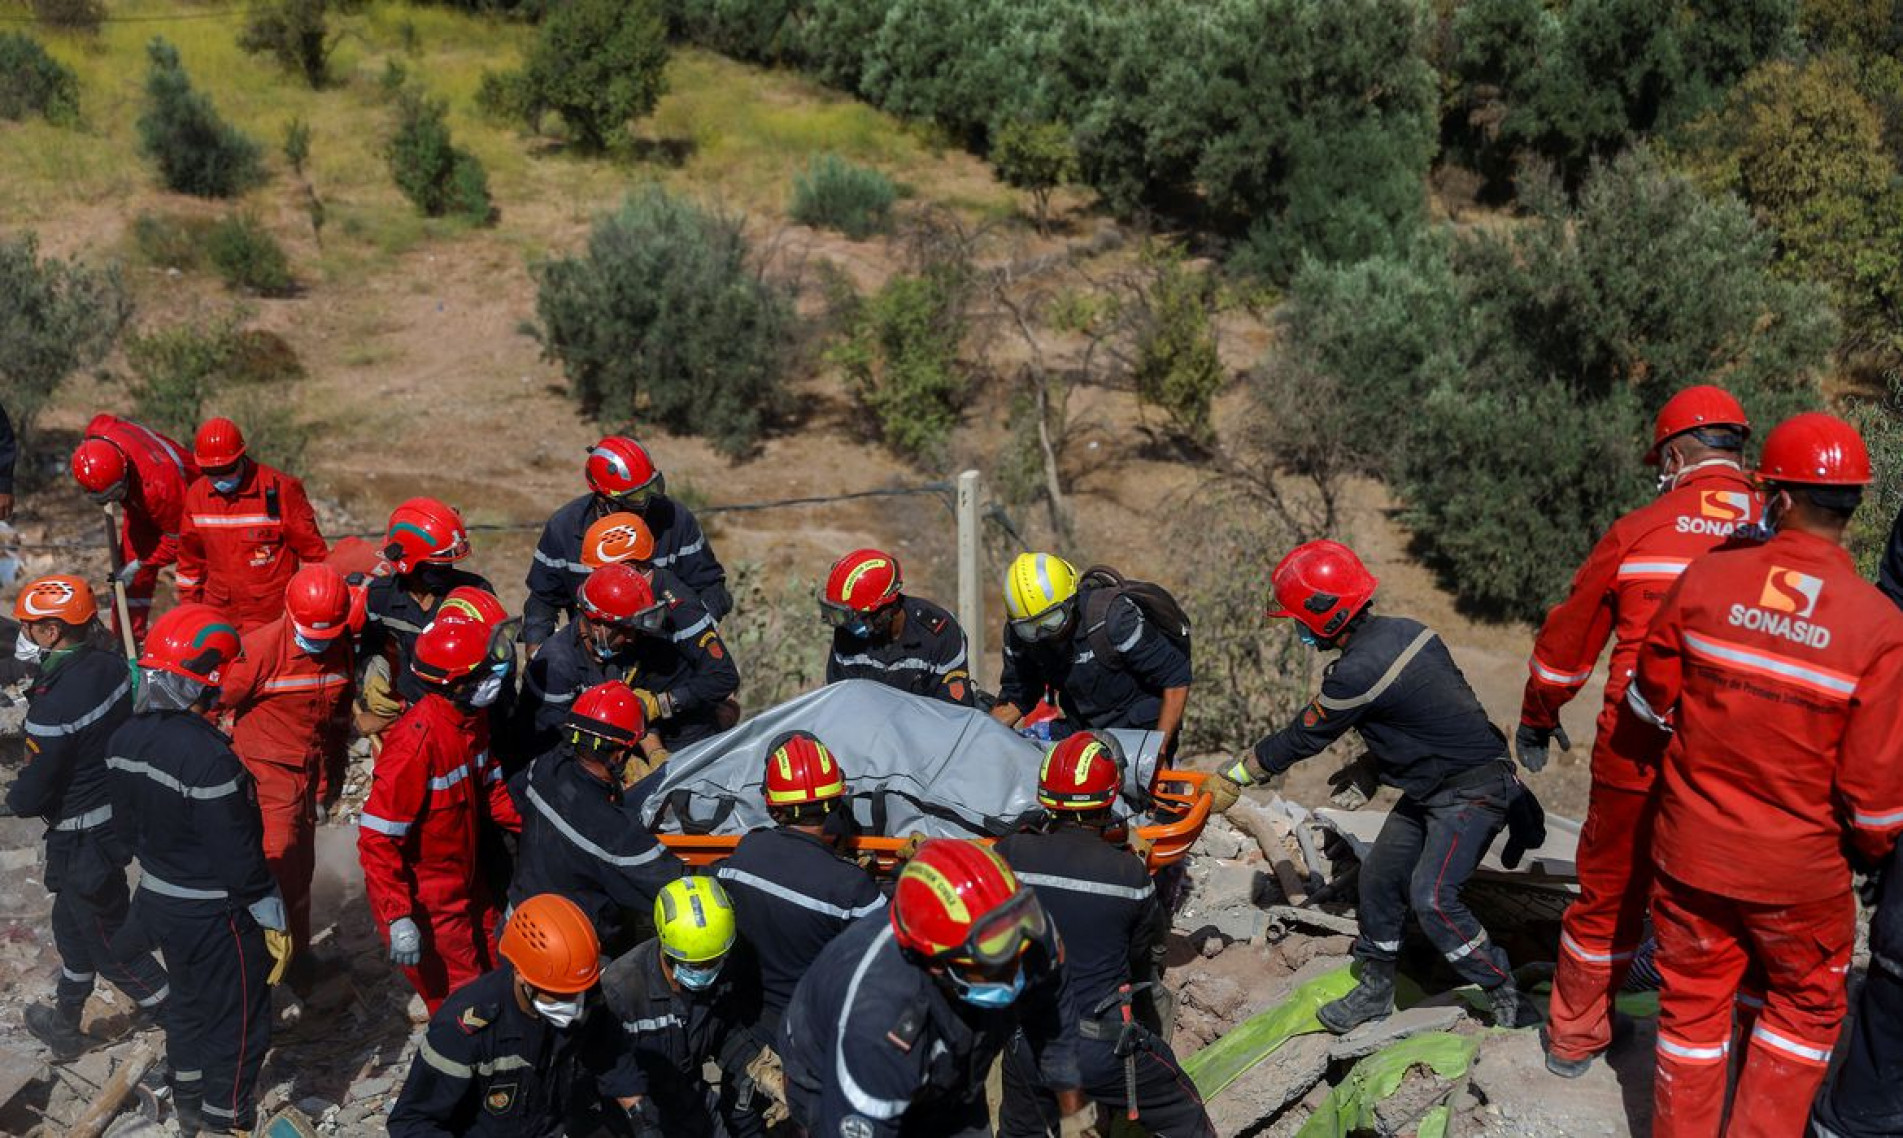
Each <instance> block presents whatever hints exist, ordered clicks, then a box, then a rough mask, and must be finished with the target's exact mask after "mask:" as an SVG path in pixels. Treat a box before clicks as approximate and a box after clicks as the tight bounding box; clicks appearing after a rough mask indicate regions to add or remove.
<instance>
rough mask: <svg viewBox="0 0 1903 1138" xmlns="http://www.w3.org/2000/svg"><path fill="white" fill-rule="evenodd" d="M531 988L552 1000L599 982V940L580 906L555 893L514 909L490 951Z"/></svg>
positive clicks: (532, 899) (536, 896)
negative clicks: (498, 954)
mask: <svg viewBox="0 0 1903 1138" xmlns="http://www.w3.org/2000/svg"><path fill="white" fill-rule="evenodd" d="M496 947H497V948H498V949H499V950H500V951H501V953H502V958H503V959H504V960H507V961H508V962H509V963H510V964H511V965H513V966H514V967H515V974H516V975H517V976H519V977H521V978H522V980H523V981H524V982H525V983H527V984H528V985H529V986H530V987H531V988H536V989H538V990H540V991H544V992H553V993H556V994H557V995H573V994H574V993H576V992H586V991H587V990H588V989H590V988H592V987H594V986H595V981H596V980H599V979H600V978H601V940H600V938H599V937H597V936H596V935H595V926H594V925H593V924H592V923H590V922H589V920H588V915H587V914H586V913H583V912H582V911H581V906H579V905H577V904H575V902H573V901H570V900H569V899H568V898H566V897H564V896H562V895H561V894H559V893H538V894H536V895H535V896H533V897H530V898H529V899H528V900H526V901H524V902H522V903H521V904H520V905H517V906H516V907H515V912H514V913H512V914H510V916H509V924H508V927H507V928H505V929H503V930H502V942H501V943H500V944H499V945H497V946H496Z"/></svg>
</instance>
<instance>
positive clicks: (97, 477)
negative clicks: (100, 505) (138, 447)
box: [73, 439, 126, 494]
mask: <svg viewBox="0 0 1903 1138" xmlns="http://www.w3.org/2000/svg"><path fill="white" fill-rule="evenodd" d="M125 477H126V455H125V452H124V451H122V450H120V449H119V448H118V447H116V446H114V445H113V444H112V443H111V442H110V441H108V440H106V439H87V440H86V441H85V442H83V443H80V444H79V446H78V447H77V448H75V449H74V450H73V481H75V482H77V483H79V485H80V488H81V489H83V490H85V491H86V493H88V494H103V493H105V492H106V491H108V490H110V489H112V488H113V487H114V486H117V485H119V483H121V482H123V481H125Z"/></svg>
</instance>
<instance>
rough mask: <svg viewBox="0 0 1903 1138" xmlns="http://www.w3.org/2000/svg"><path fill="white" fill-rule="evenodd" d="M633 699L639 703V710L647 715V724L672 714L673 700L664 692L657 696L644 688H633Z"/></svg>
mask: <svg viewBox="0 0 1903 1138" xmlns="http://www.w3.org/2000/svg"><path fill="white" fill-rule="evenodd" d="M634 698H636V699H638V700H640V701H641V710H642V712H643V713H645V714H646V715H647V720H648V722H649V723H654V722H657V721H658V720H662V719H666V718H667V717H668V716H670V715H672V714H674V698H673V697H672V696H670V695H668V694H667V693H666V692H661V693H660V694H658V695H657V694H655V693H654V692H651V691H649V690H648V689H646V688H635V689H634Z"/></svg>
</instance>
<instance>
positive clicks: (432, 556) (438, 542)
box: [383, 498, 469, 573]
mask: <svg viewBox="0 0 1903 1138" xmlns="http://www.w3.org/2000/svg"><path fill="white" fill-rule="evenodd" d="M467 556H469V534H468V532H467V531H465V530H464V529H463V518H462V515H461V514H459V513H457V512H456V511H455V509H454V508H453V507H451V506H448V505H445V504H443V503H442V502H439V501H437V500H436V499H434V498H411V499H410V500H409V501H407V502H404V503H403V504H402V505H400V506H398V507H397V508H396V509H394V510H392V511H390V525H389V529H388V531H387V533H386V534H385V536H384V539H383V559H384V560H385V561H388V562H389V563H390V566H391V568H393V569H395V570H396V571H397V572H398V573H413V572H415V571H416V567H417V566H419V565H425V564H438V565H447V564H449V563H450V562H453V561H461V560H462V559H463V558H465V557H467Z"/></svg>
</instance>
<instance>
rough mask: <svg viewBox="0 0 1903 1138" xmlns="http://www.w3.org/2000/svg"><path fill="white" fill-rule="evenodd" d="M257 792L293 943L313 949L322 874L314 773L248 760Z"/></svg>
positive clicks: (304, 768)
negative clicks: (316, 891) (315, 896)
mask: <svg viewBox="0 0 1903 1138" xmlns="http://www.w3.org/2000/svg"><path fill="white" fill-rule="evenodd" d="M243 758H244V765H245V769H246V770H248V771H250V772H251V777H252V780H253V781H254V782H256V783H257V788H258V813H259V814H260V815H261V816H262V817H263V819H264V863H265V864H266V865H267V866H269V867H270V869H271V876H272V877H273V878H274V879H276V881H277V883H278V891H279V892H281V893H283V894H284V908H285V911H286V913H287V914H288V915H289V919H290V933H291V941H292V943H293V944H295V945H296V946H297V951H299V952H304V951H307V950H308V949H309V948H310V945H311V878H312V877H313V876H315V875H316V873H317V815H316V809H317V803H316V789H315V786H314V785H313V783H314V772H313V771H312V770H311V769H310V768H309V767H307V766H304V765H303V764H301V763H276V762H272V761H270V760H269V759H254V758H250V757H243Z"/></svg>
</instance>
